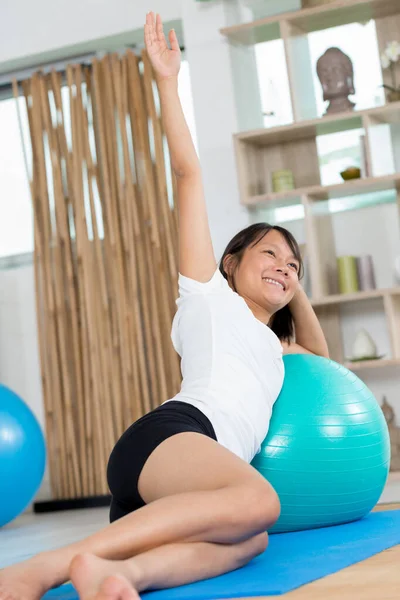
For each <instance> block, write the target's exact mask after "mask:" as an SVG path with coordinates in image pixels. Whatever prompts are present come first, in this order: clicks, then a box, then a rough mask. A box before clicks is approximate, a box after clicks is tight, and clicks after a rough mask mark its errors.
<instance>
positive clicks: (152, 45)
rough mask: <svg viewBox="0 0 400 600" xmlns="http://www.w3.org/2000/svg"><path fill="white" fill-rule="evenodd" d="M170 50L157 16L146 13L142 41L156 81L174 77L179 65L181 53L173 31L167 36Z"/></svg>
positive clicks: (159, 18)
mask: <svg viewBox="0 0 400 600" xmlns="http://www.w3.org/2000/svg"><path fill="white" fill-rule="evenodd" d="M168 38H169V43H170V45H171V49H169V48H168V44H167V40H166V39H165V35H164V30H163V25H162V21H161V17H160V15H159V14H157V16H155V15H154V13H153V12H150V13H147V15H146V24H145V26H144V40H145V44H146V50H147V54H148V55H149V59H150V62H151V64H152V65H153V69H154V71H155V73H156V77H157V78H158V79H168V78H170V77H176V76H177V75H178V73H179V69H180V65H181V51H180V48H179V43H178V38H177V37H176V33H175V31H174V29H171V31H170V32H169V34H168Z"/></svg>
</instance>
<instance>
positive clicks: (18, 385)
mask: <svg viewBox="0 0 400 600" xmlns="http://www.w3.org/2000/svg"><path fill="white" fill-rule="evenodd" d="M34 283H35V282H34V271H33V266H32V265H25V266H21V267H15V268H12V269H7V270H0V290H1V294H0V382H1V383H2V384H3V385H5V386H7V387H9V388H11V389H12V390H13V391H14V392H15V393H16V394H18V395H19V396H20V397H21V398H22V399H23V400H24V401H25V402H26V403H27V404H28V406H29V407H30V409H31V410H32V411H33V413H34V415H35V417H36V418H37V419H38V421H39V424H40V426H41V428H42V431H43V432H44V431H45V423H44V406H43V396H42V384H41V373H40V359H39V347H38V334H37V326H36V304H35V286H34ZM48 497H50V487H49V474H48V471H47V469H46V473H45V476H44V479H43V483H42V486H41V489H40V491H39V494H38V496H37V499H41V498H48Z"/></svg>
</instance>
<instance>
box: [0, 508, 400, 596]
mask: <svg viewBox="0 0 400 600" xmlns="http://www.w3.org/2000/svg"><path fill="white" fill-rule="evenodd" d="M393 509H400V504H381V505H379V506H378V507H377V508H376V510H393ZM107 522H108V510H107V509H103V508H97V509H90V510H77V511H66V512H64V513H53V514H51V513H48V514H45V515H33V514H25V515H22V516H21V517H19V518H18V519H16V520H15V521H13V522H12V523H10V524H9V525H7V526H5V527H3V528H2V529H0V568H2V567H6V566H7V565H10V564H13V563H15V562H18V561H20V560H23V559H25V558H28V557H29V556H32V555H33V554H36V553H37V552H40V551H43V550H50V549H52V548H58V547H59V546H61V545H65V544H68V543H71V542H73V541H75V540H78V539H82V538H83V537H85V536H87V535H90V534H91V533H93V532H95V531H97V530H98V529H99V528H101V527H104V526H105V525H106V524H107ZM273 598H275V599H278V598H279V599H281V600H282V599H283V598H285V600H306V599H307V600H333V599H335V600H400V546H396V547H394V548H391V549H389V550H387V551H385V552H382V553H381V554H377V555H375V556H373V557H371V558H369V559H368V560H366V561H364V562H361V563H357V564H355V565H353V566H351V567H348V568H347V569H343V570H342V571H339V572H338V573H334V574H333V575H330V576H328V577H325V578H323V579H319V580H317V581H315V582H313V583H310V584H308V585H305V586H303V587H301V588H298V589H297V590H294V591H293V592H289V593H288V594H285V595H283V596H268V597H266V598H265V599H264V600H272V599H273ZM258 600H262V599H258Z"/></svg>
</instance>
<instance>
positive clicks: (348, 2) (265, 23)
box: [220, 0, 400, 45]
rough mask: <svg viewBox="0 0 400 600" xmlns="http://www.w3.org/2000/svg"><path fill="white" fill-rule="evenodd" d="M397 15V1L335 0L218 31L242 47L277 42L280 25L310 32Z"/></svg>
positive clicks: (398, 10)
mask: <svg viewBox="0 0 400 600" xmlns="http://www.w3.org/2000/svg"><path fill="white" fill-rule="evenodd" d="M399 13H400V5H399V2H398V0H337V1H336V2H334V3H332V4H327V5H324V6H317V7H313V8H305V9H302V10H297V11H294V12H286V13H281V14H278V15H274V16H273V17H265V18H262V19H257V20H256V21H252V22H250V23H242V24H240V25H234V26H232V27H224V28H223V29H220V33H221V34H222V35H224V36H226V37H228V38H229V39H230V40H231V41H233V42H237V43H239V44H244V45H252V44H259V43H262V42H268V41H272V40H276V39H279V38H280V37H281V23H282V22H286V23H288V24H289V25H290V26H292V27H293V28H296V29H297V31H299V30H300V32H304V33H311V32H312V31H321V30H323V29H329V28H330V27H338V26H340V25H347V24H349V23H354V22H359V23H365V22H367V21H369V20H370V19H378V18H384V17H390V16H392V15H395V14H399Z"/></svg>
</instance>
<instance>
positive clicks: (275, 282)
mask: <svg viewBox="0 0 400 600" xmlns="http://www.w3.org/2000/svg"><path fill="white" fill-rule="evenodd" d="M263 279H264V281H268V283H273V284H274V285H279V287H281V288H282V289H283V290H284V289H285V288H284V287H283V285H282V284H281V283H279V281H275V280H274V279H270V278H269V277H263Z"/></svg>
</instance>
